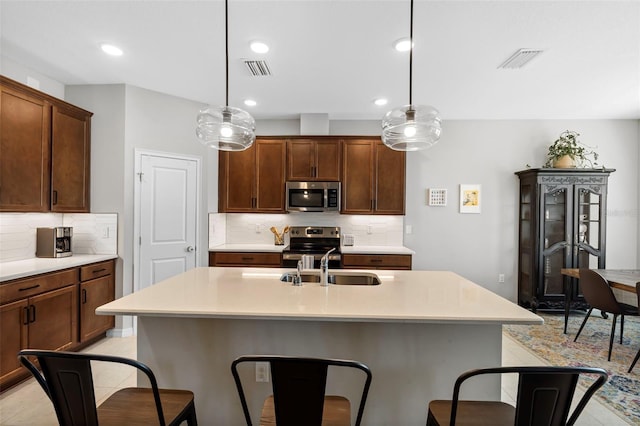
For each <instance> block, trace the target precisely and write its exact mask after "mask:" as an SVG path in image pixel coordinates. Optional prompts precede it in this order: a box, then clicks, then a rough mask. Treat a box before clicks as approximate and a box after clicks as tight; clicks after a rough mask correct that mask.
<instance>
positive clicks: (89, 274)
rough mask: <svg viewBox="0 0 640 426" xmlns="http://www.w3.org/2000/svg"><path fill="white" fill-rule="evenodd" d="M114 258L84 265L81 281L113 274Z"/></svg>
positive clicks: (81, 270)
mask: <svg viewBox="0 0 640 426" xmlns="http://www.w3.org/2000/svg"><path fill="white" fill-rule="evenodd" d="M113 265H114V261H113V260H108V261H106V262H99V263H93V264H91V265H86V266H82V267H81V268H80V281H89V280H92V279H94V278H100V277H105V276H107V275H113V273H114V272H113Z"/></svg>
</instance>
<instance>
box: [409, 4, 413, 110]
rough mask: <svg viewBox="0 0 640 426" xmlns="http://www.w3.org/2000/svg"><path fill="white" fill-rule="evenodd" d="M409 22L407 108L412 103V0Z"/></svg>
mask: <svg viewBox="0 0 640 426" xmlns="http://www.w3.org/2000/svg"><path fill="white" fill-rule="evenodd" d="M410 19H411V24H410V26H409V108H411V105H413V99H412V93H413V87H412V83H413V0H411V15H410Z"/></svg>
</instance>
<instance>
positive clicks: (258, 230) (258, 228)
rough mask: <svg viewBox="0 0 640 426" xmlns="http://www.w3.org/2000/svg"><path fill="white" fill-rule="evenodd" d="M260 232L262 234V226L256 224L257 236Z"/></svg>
mask: <svg viewBox="0 0 640 426" xmlns="http://www.w3.org/2000/svg"><path fill="white" fill-rule="evenodd" d="M260 232H261V229H260V224H259V223H256V234H259V233H260Z"/></svg>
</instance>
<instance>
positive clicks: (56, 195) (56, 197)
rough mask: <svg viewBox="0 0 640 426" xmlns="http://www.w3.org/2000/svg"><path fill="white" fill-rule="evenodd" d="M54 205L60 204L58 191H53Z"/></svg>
mask: <svg viewBox="0 0 640 426" xmlns="http://www.w3.org/2000/svg"><path fill="white" fill-rule="evenodd" d="M52 203H53V204H54V205H56V204H58V191H53V201H52Z"/></svg>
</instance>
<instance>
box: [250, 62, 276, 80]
mask: <svg viewBox="0 0 640 426" xmlns="http://www.w3.org/2000/svg"><path fill="white" fill-rule="evenodd" d="M244 64H245V65H246V66H247V69H248V70H249V72H250V73H251V75H252V76H254V77H261V76H265V75H271V70H270V69H269V65H267V62H266V61H249V60H245V61H244Z"/></svg>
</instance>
